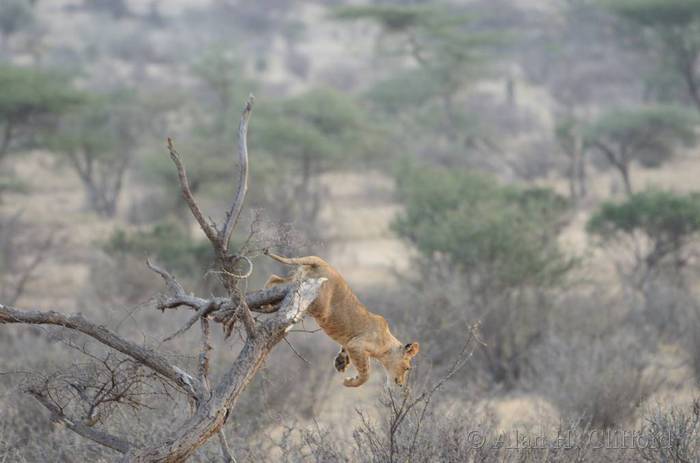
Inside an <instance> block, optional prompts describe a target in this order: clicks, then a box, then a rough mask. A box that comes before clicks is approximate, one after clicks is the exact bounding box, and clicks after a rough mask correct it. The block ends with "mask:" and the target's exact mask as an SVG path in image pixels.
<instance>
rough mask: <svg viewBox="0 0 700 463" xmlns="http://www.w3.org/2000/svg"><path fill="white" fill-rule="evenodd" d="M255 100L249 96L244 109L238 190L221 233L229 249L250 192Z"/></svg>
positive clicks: (239, 153)
mask: <svg viewBox="0 0 700 463" xmlns="http://www.w3.org/2000/svg"><path fill="white" fill-rule="evenodd" d="M254 101H255V97H254V96H253V95H250V96H248V101H247V102H246V105H245V108H244V109H243V114H241V122H240V124H239V126H238V164H239V171H238V190H237V191H236V197H235V199H234V201H233V203H232V204H231V208H230V209H229V211H228V212H227V213H226V220H225V222H224V226H223V227H222V229H221V233H220V239H221V244H222V247H223V249H224V250H228V244H229V241H230V240H231V234H232V233H233V230H234V229H235V228H236V225H237V224H238V218H239V217H240V215H241V211H242V210H243V202H244V201H245V196H246V193H247V192H248V142H247V137H248V121H249V120H250V114H251V112H252V111H253V102H254Z"/></svg>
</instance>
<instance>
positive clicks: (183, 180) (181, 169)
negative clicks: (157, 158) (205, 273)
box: [168, 138, 219, 247]
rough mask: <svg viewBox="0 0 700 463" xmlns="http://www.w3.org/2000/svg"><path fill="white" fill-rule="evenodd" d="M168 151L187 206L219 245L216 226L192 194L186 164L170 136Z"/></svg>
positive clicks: (215, 243) (209, 236)
mask: <svg viewBox="0 0 700 463" xmlns="http://www.w3.org/2000/svg"><path fill="white" fill-rule="evenodd" d="M168 151H169V152H170V159H172V160H173V163H174V164H175V167H176V168H177V174H178V177H179V179H180V188H181V189H182V196H183V197H184V198H185V202H186V203H187V206H189V208H190V211H191V212H192V215H193V216H194V218H195V219H196V220H197V223H198V224H199V226H200V227H201V228H202V231H204V234H205V235H207V238H209V241H211V243H212V244H213V245H214V246H215V247H216V246H219V239H218V236H217V233H216V229H215V228H214V226H213V225H212V224H211V223H209V222H208V221H207V219H205V218H204V215H203V214H202V210H201V209H200V208H199V205H198V204H197V201H196V200H195V199H194V196H193V195H192V190H190V183H189V181H188V180H187V172H186V171H185V166H183V165H182V161H180V155H179V154H178V153H177V151H175V147H174V146H173V141H172V139H170V138H168Z"/></svg>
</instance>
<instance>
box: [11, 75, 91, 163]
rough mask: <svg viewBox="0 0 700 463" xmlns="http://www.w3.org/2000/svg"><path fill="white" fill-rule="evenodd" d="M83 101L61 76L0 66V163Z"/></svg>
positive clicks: (79, 94) (81, 96) (81, 94)
mask: <svg viewBox="0 0 700 463" xmlns="http://www.w3.org/2000/svg"><path fill="white" fill-rule="evenodd" d="M84 98H85V96H84V94H83V93H81V92H79V91H77V90H75V89H73V88H72V87H71V85H70V84H69V82H68V79H67V78H66V77H65V76H64V75H62V74H58V73H55V72H47V71H40V70H35V69H28V68H21V67H15V66H10V65H0V131H1V132H0V161H1V160H2V159H3V158H4V157H5V156H6V155H7V154H8V153H9V151H10V149H11V148H20V147H22V146H26V145H27V144H28V143H29V142H31V141H32V140H34V139H35V138H36V137H35V136H34V135H35V134H36V133H40V132H41V131H45V130H46V129H47V128H48V127H49V126H50V125H51V123H53V122H55V119H56V116H58V115H60V114H62V113H64V112H65V111H67V110H68V109H70V108H71V107H74V106H75V105H77V104H78V103H80V102H81V101H83V100H84Z"/></svg>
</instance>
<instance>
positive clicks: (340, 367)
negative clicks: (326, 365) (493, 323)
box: [335, 347, 350, 373]
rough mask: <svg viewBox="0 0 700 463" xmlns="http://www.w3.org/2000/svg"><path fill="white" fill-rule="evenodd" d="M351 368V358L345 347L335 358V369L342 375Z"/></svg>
mask: <svg viewBox="0 0 700 463" xmlns="http://www.w3.org/2000/svg"><path fill="white" fill-rule="evenodd" d="M349 366H350V356H349V355H348V353H347V351H346V350H345V348H344V347H341V348H340V352H338V355H336V356H335V369H336V370H337V371H339V372H340V373H342V372H344V371H345V370H347V369H348V367H349Z"/></svg>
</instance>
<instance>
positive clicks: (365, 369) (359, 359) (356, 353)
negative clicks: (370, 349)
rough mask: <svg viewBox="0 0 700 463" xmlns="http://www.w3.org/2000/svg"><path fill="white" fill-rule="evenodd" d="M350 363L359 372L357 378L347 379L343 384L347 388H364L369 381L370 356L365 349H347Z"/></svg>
mask: <svg viewBox="0 0 700 463" xmlns="http://www.w3.org/2000/svg"><path fill="white" fill-rule="evenodd" d="M347 352H348V355H349V356H350V361H351V362H352V364H353V365H354V366H355V369H356V370H357V376H355V377H353V378H345V381H343V384H344V385H345V386H347V387H358V386H362V385H363V384H365V383H366V382H367V380H368V379H369V356H368V355H367V353H366V352H365V350H364V349H358V348H351V347H348V348H347Z"/></svg>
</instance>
